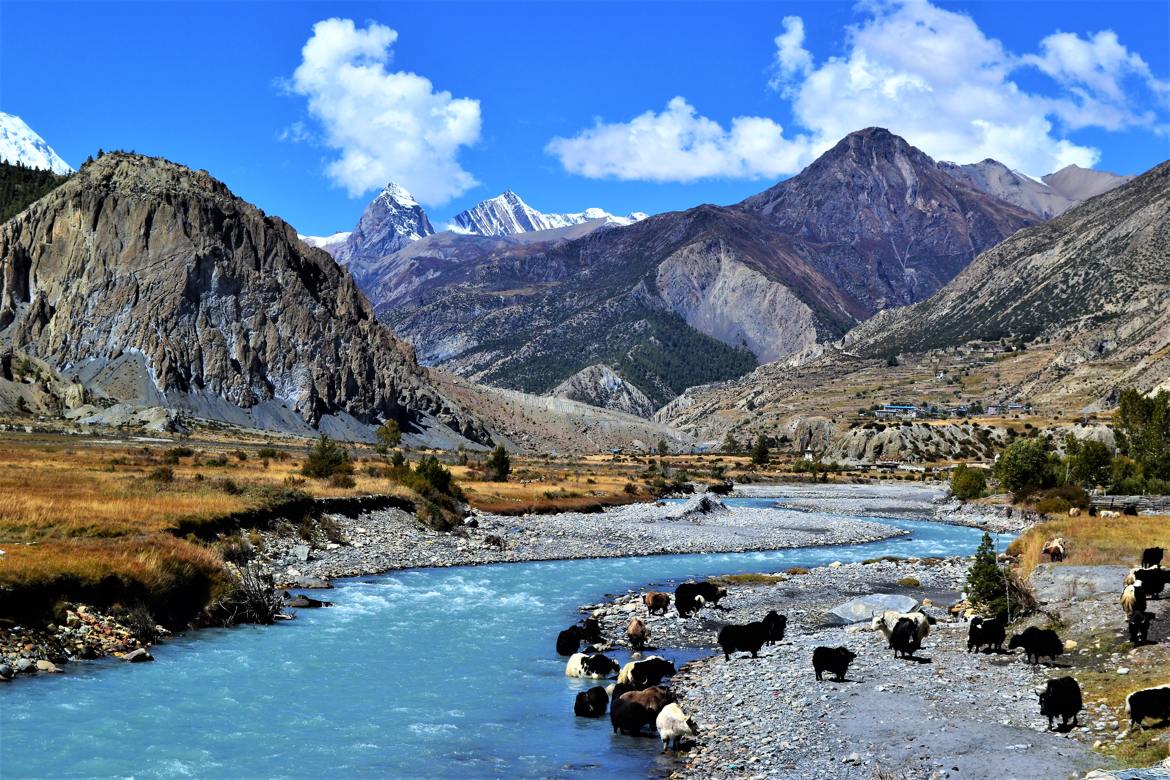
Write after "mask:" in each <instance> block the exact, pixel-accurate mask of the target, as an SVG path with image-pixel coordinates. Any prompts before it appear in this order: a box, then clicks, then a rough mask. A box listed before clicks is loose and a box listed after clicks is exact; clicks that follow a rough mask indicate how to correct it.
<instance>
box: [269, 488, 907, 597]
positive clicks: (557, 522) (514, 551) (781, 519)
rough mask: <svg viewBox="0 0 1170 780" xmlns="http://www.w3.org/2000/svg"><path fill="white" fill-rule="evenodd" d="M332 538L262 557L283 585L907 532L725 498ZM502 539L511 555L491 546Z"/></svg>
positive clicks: (391, 517) (392, 515)
mask: <svg viewBox="0 0 1170 780" xmlns="http://www.w3.org/2000/svg"><path fill="white" fill-rule="evenodd" d="M332 520H333V522H334V523H335V524H336V529H335V530H334V532H333V534H332V536H333V537H334V538H333V540H332V541H331V540H329V539H327V538H325V537H324V536H323V535H319V536H317V537H315V538H313V539H311V540H304V539H301V538H297V537H295V536H290V535H289V534H287V533H286V534H282V533H274V532H265V533H264V534H263V535H262V536H263V538H264V544H263V553H262V554H263V556H264V559H263V560H264V561H265V563H266V565H267V566H268V567H269V569H270V570H271V571H272V573H273V574H274V576H275V577H276V580H277V581H278V582H282V583H287V584H295V583H296V582H297V581H298V580H301V579H303V578H306V577H317V578H323V579H332V578H336V577H348V576H357V575H364V574H376V573H379V572H383V571H390V570H394V569H404V568H414V567H420V566H463V565H468V564H480V563H501V562H513V561H536V560H559V559H573V558H611V557H618V556H629V555H664V554H673V553H702V552H749V551H755V550H779V549H785V548H793V547H809V546H814V545H838V544H858V543H863V542H872V541H878V540H881V539H888V538H891V537H894V536H899V535H902V534H904V533H905V532H904V531H902V530H901V529H898V528H895V527H893V526H890V525H886V524H883V523H880V522H875V521H872V520H866V519H859V518H850V517H824V516H817V517H811V516H810V517H807V518H806V517H803V516H800V515H792V514H787V513H786V514H784V515H782V516H778V513H776V512H772V511H769V510H767V509H753V508H744V507H727V506H725V505H724V504H723V503H722V501H721V500H720V499H719V498H718V497H717V496H706V495H700V496H695V497H693V498H692V499H690V500H689V501H687V502H686V503H684V504H678V503H674V504H664V503H658V504H630V505H627V506H621V507H615V508H612V509H609V510H606V511H604V512H594V513H582V512H565V513H561V514H553V515H526V516H523V517H506V516H502V515H489V514H476V515H473V517H472V518H470V520H471V521H473V525H470V524H469V525H465V526H463V527H462V528H460V529H458V530H457V532H456V533H453V534H443V533H437V532H435V531H432V530H430V529H428V528H426V527H424V526H423V525H422V524H420V523H419V522H418V521H417V520H416V519H415V518H414V517H413V516H412V515H410V514H408V513H406V512H403V511H402V510H398V509H388V510H381V511H376V512H369V513H365V514H362V515H360V516H358V517H352V518H350V517H343V516H336V517H333V518H332ZM493 537H494V538H496V539H498V540H500V541H501V542H502V544H503V549H500V548H499V547H498V546H496V545H494V544H492V543H491V542H490V540H491V538H493Z"/></svg>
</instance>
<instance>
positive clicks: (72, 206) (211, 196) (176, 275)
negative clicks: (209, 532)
mask: <svg viewBox="0 0 1170 780" xmlns="http://www.w3.org/2000/svg"><path fill="white" fill-rule="evenodd" d="M0 339H2V341H3V344H4V346H5V347H6V349H7V350H9V351H11V352H12V353H14V354H17V355H29V356H31V357H32V358H34V359H36V360H37V361H39V364H40V365H43V366H46V367H49V368H51V369H52V370H55V371H56V372H58V373H59V374H60V375H61V377H62V379H63V380H64V381H66V382H76V383H79V384H81V385H82V386H84V388H85V391H86V393H88V394H89V396H90V397H91V398H92V399H93V401H94V403H97V404H99V405H110V404H113V403H116V402H125V403H129V404H133V405H139V406H165V407H168V408H170V409H176V410H179V411H181V412H182V413H184V414H186V415H189V416H192V417H199V418H207V419H213V420H222V421H227V422H231V423H236V424H240V425H250V426H257V427H261V428H270V429H276V430H290V431H297V432H306V431H308V432H312V430H313V429H319V430H322V431H326V432H329V433H331V434H334V435H338V436H345V437H347V438H355V437H356V438H363V437H368V436H369V435H370V426H372V425H375V424H377V423H378V422H379V421H381V420H385V419H395V420H398V421H399V422H400V423H401V424H402V425H403V427H404V430H406V431H407V433H408V434H410V435H417V436H425V435H432V438H435V440H436V442H437V441H438V440H446V441H463V442H467V441H470V442H479V443H484V444H486V443H489V442H491V435H490V434H489V433H488V431H487V429H486V428H485V426H484V425H483V424H482V423H481V422H480V421H479V420H478V419H477V418H475V417H474V416H473V415H471V414H468V413H467V412H466V411H464V410H462V409H460V408H459V407H458V406H457V405H456V404H454V403H452V402H451V401H449V400H448V399H446V398H445V397H444V396H443V395H442V394H440V393H439V392H438V391H437V390H436V389H435V388H434V387H433V386H432V385H431V384H430V382H429V380H428V377H427V374H426V372H425V371H424V370H423V369H421V368H420V367H419V366H418V365H417V364H416V362H415V359H414V354H413V352H412V350H411V349H410V347H409V346H408V345H406V344H404V343H402V342H400V341H398V340H397V339H396V338H395V337H394V336H393V335H392V334H391V333H390V331H389V330H388V329H387V328H386V327H385V326H383V325H381V324H380V323H379V322H378V321H377V320H376V319H375V317H374V313H373V310H372V309H371V308H370V305H369V303H368V302H367V301H366V299H365V298H364V297H363V296H362V295H361V293H360V292H359V291H358V289H357V287H356V285H355V284H354V281H353V278H352V277H351V276H350V275H349V274H348V273H347V272H346V271H344V270H343V269H341V268H339V267H338V265H337V264H336V263H335V262H334V261H333V260H332V258H330V257H329V256H328V255H327V254H325V253H324V252H323V251H320V250H317V249H312V248H310V247H308V246H306V245H305V244H304V243H302V242H301V241H299V240H298V239H297V237H296V233H295V232H294V231H293V230H292V228H291V227H290V226H289V225H288V224H286V223H285V222H283V221H282V220H280V219H277V218H273V217H269V216H267V215H266V214H264V213H263V212H261V211H260V210H259V209H257V208H255V207H254V206H251V205H249V204H248V203H245V202H244V201H242V200H240V199H239V198H237V197H235V196H234V195H232V193H231V192H229V191H228V189H227V187H225V186H224V185H223V184H222V183H221V182H219V181H217V180H215V179H213V178H212V177H211V176H210V175H208V174H207V173H206V172H204V171H194V170H191V169H188V168H184V167H182V166H180V165H176V164H174V163H171V162H168V161H166V160H162V159H158V158H150V157H144V156H141V155H134V154H123V153H113V154H107V155H105V156H103V157H102V158H100V159H99V160H97V161H95V162H93V163H90V164H88V165H86V166H85V167H84V168H83V169H82V170H81V171H80V172H79V173H77V174H76V175H75V176H74V177H72V178H71V179H70V180H69V181H68V182H66V183H65V184H64V185H62V186H61V187H59V188H58V189H56V190H54V191H53V192H51V193H50V194H49V195H47V196H45V197H44V198H42V199H41V200H39V201H37V202H36V203H35V204H33V205H32V206H31V207H29V208H28V209H26V210H25V211H24V212H22V213H21V214H19V215H18V216H17V217H15V218H14V219H12V220H10V221H9V222H6V223H4V225H3V226H0ZM0 397H2V394H0ZM420 441H421V440H420Z"/></svg>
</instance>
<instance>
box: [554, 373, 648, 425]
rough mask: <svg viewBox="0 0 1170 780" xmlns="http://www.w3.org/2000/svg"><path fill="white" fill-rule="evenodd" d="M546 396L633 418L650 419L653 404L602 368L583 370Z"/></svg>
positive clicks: (615, 374)
mask: <svg viewBox="0 0 1170 780" xmlns="http://www.w3.org/2000/svg"><path fill="white" fill-rule="evenodd" d="M549 395H551V396H553V397H554V398H568V399H569V400H571V401H580V402H581V403H584V404H589V405H590V406H596V407H599V408H601V409H612V410H613V411H615V412H625V413H626V414H632V415H634V416H636V417H646V418H649V417H652V416H653V415H654V404H653V403H652V402H651V401H650V399H649V398H647V397H646V395H645V393H643V392H642V391H641V390H639V389H638V388H636V387H634V386H633V385H631V384H630V383H629V382H627V381H626V380H624V379H622V378H621V376H619V375H618V373H617V372H616V371H614V370H613V369H612V368H610V367H609V366H605V365H592V366H586V367H585V368H583V369H581V370H580V371H578V372H577V373H575V374H573V375H572V376H571V377H569V378H568V379H566V380H565V381H564V382H561V383H560V384H559V385H557V386H556V387H554V388H553V390H552V392H551V393H549Z"/></svg>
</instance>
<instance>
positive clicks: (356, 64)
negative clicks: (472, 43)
mask: <svg viewBox="0 0 1170 780" xmlns="http://www.w3.org/2000/svg"><path fill="white" fill-rule="evenodd" d="M397 38H398V33H397V32H396V31H395V30H393V29H391V28H389V27H387V26H385V25H381V24H377V23H373V22H371V23H370V24H369V26H368V27H366V28H365V29H358V28H356V27H355V26H354V23H353V21H352V20H350V19H326V20H324V21H320V22H317V23H316V24H315V25H313V35H312V37H311V38H309V40H308V42H307V43H305V46H304V49H303V50H302V51H301V64H300V65H299V66H298V67H297V69H296V71H295V72H294V73H293V77H292V79H291V81H290V82H289V84H288V88H289V89H290V91H292V92H295V93H296V94H299V95H303V96H305V97H306V98H308V103H309V113H310V114H311V115H312V116H313V117H314V118H316V119H317V120H318V121H319V122H320V124H321V127H322V130H323V135H324V143H325V145H327V146H329V147H331V148H333V149H336V150H338V151H339V152H340V156H339V157H338V158H337V159H335V160H334V161H333V162H331V163H329V165H328V167H327V172H328V174H329V176H330V178H332V179H333V180H334V181H335V182H336V183H337V184H339V185H341V186H343V187H345V188H346V189H347V190H348V191H349V193H350V195H353V196H358V195H361V194H362V193H365V192H368V191H369V190H372V189H375V188H378V187H382V186H384V185H385V184H386V183H387V182H390V181H394V182H397V183H399V184H401V185H403V186H404V187H406V188H407V189H409V190H410V191H411V192H412V193H413V194H414V195H415V197H417V198H418V199H419V200H420V201H422V202H424V203H429V204H433V205H440V204H442V203H445V202H447V201H449V200H450V199H452V198H454V197H456V196H458V195H460V194H462V193H464V192H466V191H467V190H468V189H470V188H471V187H473V186H475V184H476V183H477V182H476V180H475V177H473V176H472V175H471V174H470V173H468V172H467V171H465V170H464V169H463V168H462V167H461V166H460V164H459V161H458V154H459V150H460V149H461V148H462V147H464V146H468V145H470V144H473V143H475V142H476V141H478V140H479V135H480V111H479V101H478V100H473V99H470V98H454V97H452V96H451V93H450V92H445V91H436V90H435V88H434V85H433V84H432V83H431V82H430V80H429V79H426V78H424V77H422V76H419V75H418V74H415V73H408V72H405V71H396V72H395V71H389V70H387V67H386V66H387V65H389V64H390V61H391V59H392V52H391V47H392V46H393V45H394V42H395V40H397ZM294 133H295V131H294ZM290 137H292V138H294V139H295V137H296V136H295V134H294V135H292V136H290Z"/></svg>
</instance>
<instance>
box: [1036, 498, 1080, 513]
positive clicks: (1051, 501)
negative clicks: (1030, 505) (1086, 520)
mask: <svg viewBox="0 0 1170 780" xmlns="http://www.w3.org/2000/svg"><path fill="white" fill-rule="evenodd" d="M1035 507H1036V511H1037V512H1039V513H1040V514H1042V515H1066V514H1068V510H1069V508H1071V507H1072V504H1070V503H1069V502H1067V501H1065V500H1064V499H1063V498H1042V499H1040V500H1039V501H1037V502H1036V504H1035Z"/></svg>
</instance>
